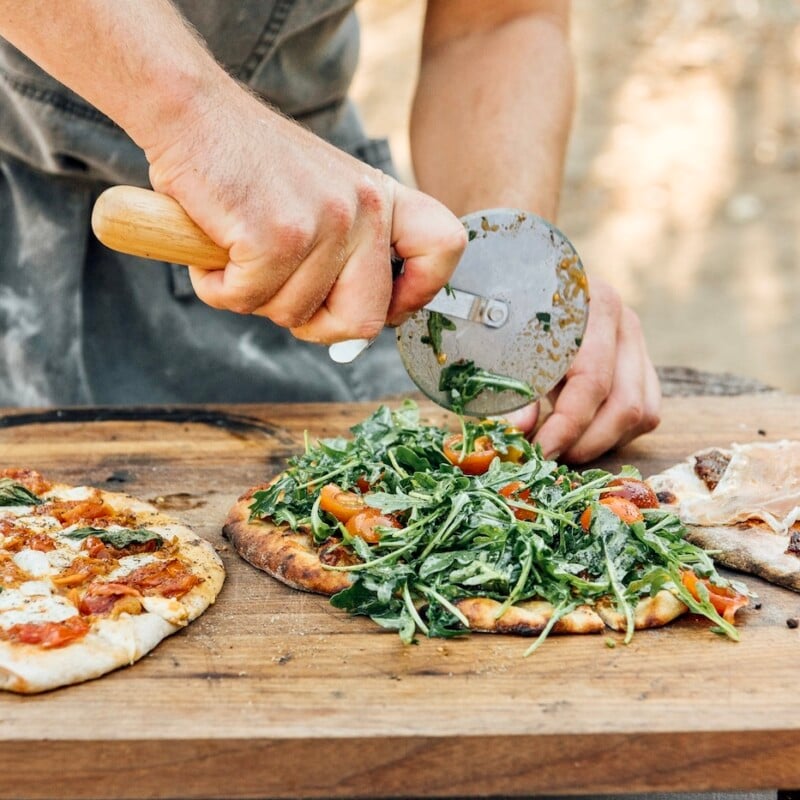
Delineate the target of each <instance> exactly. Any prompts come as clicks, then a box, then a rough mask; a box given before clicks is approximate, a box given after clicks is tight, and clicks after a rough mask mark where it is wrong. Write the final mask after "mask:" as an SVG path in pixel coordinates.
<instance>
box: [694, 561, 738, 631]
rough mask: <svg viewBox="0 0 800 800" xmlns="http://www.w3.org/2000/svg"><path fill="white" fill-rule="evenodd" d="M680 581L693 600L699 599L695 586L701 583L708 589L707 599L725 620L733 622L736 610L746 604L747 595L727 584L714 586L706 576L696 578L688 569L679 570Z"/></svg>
mask: <svg viewBox="0 0 800 800" xmlns="http://www.w3.org/2000/svg"><path fill="white" fill-rule="evenodd" d="M681 581H682V582H683V585H684V586H685V587H686V588H687V589H688V590H689V591H690V592H691V593H692V597H694V599H695V600H700V592H699V590H698V588H697V586H698V584H700V583H702V584H703V586H705V587H706V589H707V590H708V599H709V600H710V601H711V605H712V606H714V608H715V609H716V611H717V613H718V614H721V615H722V618H723V619H724V620H725V621H726V622H730V623H733V618H734V616H735V615H736V612H737V611H738V610H739V609H740V608H743V607H744V606H746V605H747V595H744V594H739V592H737V591H736V590H735V589H731V588H730V587H729V586H715V585H714V584H713V583H711V581H709V580H708V578H698V577H697V575H695V574H694V572H692V571H691V570H690V569H687V570H683V572H681Z"/></svg>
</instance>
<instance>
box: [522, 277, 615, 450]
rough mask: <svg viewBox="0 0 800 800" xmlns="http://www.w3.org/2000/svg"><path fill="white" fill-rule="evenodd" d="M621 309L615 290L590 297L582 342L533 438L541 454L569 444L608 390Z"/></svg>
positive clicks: (566, 447) (601, 402)
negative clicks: (539, 446)
mask: <svg viewBox="0 0 800 800" xmlns="http://www.w3.org/2000/svg"><path fill="white" fill-rule="evenodd" d="M621 309H622V306H621V303H620V302H619V300H618V298H617V295H616V293H613V292H612V293H608V295H607V296H606V295H603V296H601V297H600V298H598V297H597V296H595V297H594V298H593V299H592V304H591V307H590V311H589V320H588V323H587V326H586V335H585V336H584V340H583V344H582V345H581V348H580V350H579V351H578V355H577V356H576V357H575V361H574V362H573V363H572V366H571V367H570V368H569V370H568V371H567V374H566V375H565V376H564V382H563V388H562V389H561V390H560V391H559V392H558V394H557V396H555V397H551V399H552V401H553V411H552V413H551V414H550V416H549V417H548V418H547V419H546V420H545V422H544V423H543V424H542V427H541V428H540V429H539V431H538V433H537V434H536V436H535V438H534V441H535V442H537V443H538V444H540V445H541V447H542V452H543V453H544V455H545V456H548V457H550V458H557V457H558V456H559V455H560V454H561V453H564V452H566V451H567V450H568V449H569V448H570V447H572V445H574V444H575V442H577V441H578V440H579V439H580V438H581V436H583V434H584V432H585V431H586V429H587V428H588V427H589V425H590V424H591V422H592V420H593V419H594V416H595V414H596V413H597V411H598V409H599V408H600V406H601V405H602V404H603V403H604V402H605V399H606V398H607V397H608V395H609V393H610V392H611V388H612V386H613V384H614V370H615V368H616V363H615V358H616V352H617V333H618V326H619V318H620V314H621Z"/></svg>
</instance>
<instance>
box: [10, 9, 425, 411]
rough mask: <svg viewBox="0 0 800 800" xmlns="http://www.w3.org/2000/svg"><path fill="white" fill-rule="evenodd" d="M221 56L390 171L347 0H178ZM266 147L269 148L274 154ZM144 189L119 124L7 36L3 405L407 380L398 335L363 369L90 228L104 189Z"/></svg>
mask: <svg viewBox="0 0 800 800" xmlns="http://www.w3.org/2000/svg"><path fill="white" fill-rule="evenodd" d="M176 5H178V7H179V8H180V9H181V10H182V11H183V13H184V14H185V15H186V17H187V18H188V19H189V20H190V21H191V22H192V24H194V26H195V27H196V28H197V29H198V31H199V32H200V34H201V35H202V36H203V38H204V39H205V40H206V41H207V42H208V45H209V47H210V49H211V51H212V52H213V53H214V54H215V56H216V57H217V59H218V60H219V61H220V62H221V63H223V64H224V65H225V67H226V68H227V69H228V70H229V71H230V72H231V73H232V74H233V75H234V76H236V77H237V78H238V79H239V80H240V81H242V82H244V83H246V84H248V85H249V86H250V87H251V88H252V90H253V91H255V92H257V93H258V94H260V95H261V96H263V97H265V98H266V99H268V100H269V101H270V102H272V103H274V104H275V105H276V106H278V107H279V108H280V109H281V110H282V111H283V112H284V113H286V114H287V115H289V116H291V117H293V118H295V119H296V120H298V121H299V122H301V123H302V124H303V125H305V126H307V127H308V128H309V129H310V130H312V131H314V132H315V133H317V134H318V135H320V136H322V137H324V138H325V139H327V140H328V141H330V142H332V143H333V144H335V145H336V146H338V147H340V148H342V149H343V150H346V151H347V152H349V153H351V154H353V155H354V156H356V157H357V158H360V159H362V160H364V161H366V162H368V163H370V164H372V165H373V166H376V167H378V168H380V169H383V170H385V171H387V172H391V171H392V167H391V160H390V156H389V152H388V147H387V145H386V142H385V141H382V140H381V141H375V140H370V139H368V138H366V136H365V135H364V133H363V131H362V128H361V123H360V121H359V118H358V115H357V113H356V111H355V109H354V107H353V106H352V104H351V103H350V101H349V100H348V99H347V90H348V86H349V84H350V81H351V78H352V75H353V72H354V70H355V66H356V61H357V57H358V27H357V21H356V18H355V14H354V12H353V9H352V6H353V2H352V1H348V0H315V1H313V2H312V0H239V2H232V1H231V0H178V2H177V3H176ZM265 157H268V154H265ZM113 183H128V184H134V185H140V186H147V185H148V177H147V163H146V161H145V159H144V156H143V154H142V152H141V150H140V149H139V148H137V147H136V146H135V145H134V144H133V142H132V141H131V140H130V139H129V138H128V137H127V136H126V135H125V134H124V133H123V132H122V131H121V130H120V128H119V127H117V126H116V125H115V124H114V123H113V122H111V120H109V119H108V118H107V117H105V116H104V115H103V114H101V113H100V112H99V111H97V110H96V109H95V108H93V107H92V106H90V105H88V104H87V103H86V102H85V101H84V100H82V99H81V98H80V97H78V96H77V95H76V94H74V93H73V92H71V91H70V90H68V89H67V88H65V87H64V86H62V85H61V84H60V83H58V82H57V81H55V80H53V79H52V78H51V77H50V76H49V75H47V74H46V73H45V72H43V71H42V70H40V69H39V68H38V67H37V66H36V65H34V64H33V63H32V62H31V61H30V60H28V59H27V58H25V57H24V56H23V55H22V54H21V53H20V52H19V51H18V50H16V49H15V48H13V47H12V46H11V45H10V44H8V43H7V42H5V41H4V40H3V39H0V406H18V405H26V406H50V405H65V404H72V405H75V404H95V403H96V404H127V403H171V402H268V401H290V400H306V401H312V400H367V399H374V398H377V397H379V396H383V395H387V394H398V393H402V392H406V391H408V390H409V389H410V388H411V384H410V382H409V380H408V377H407V376H406V374H405V371H404V370H403V368H402V365H401V363H400V361H399V358H398V357H397V354H396V351H395V348H394V345H393V336H392V334H391V332H390V331H384V334H383V335H382V336H381V337H380V339H379V341H378V342H376V344H375V345H374V346H373V347H372V348H371V349H370V350H369V351H368V352H367V353H366V354H365V355H364V356H363V357H361V358H360V359H359V360H357V361H356V362H355V363H354V364H352V365H347V366H339V365H336V364H334V363H332V362H331V361H330V359H329V358H328V356H327V351H326V349H325V348H323V347H320V346H316V345H309V344H306V343H303V342H299V341H297V340H295V339H294V338H293V337H292V336H291V334H289V333H288V331H286V330H284V329H282V328H279V327H278V326H276V325H273V324H272V323H271V322H269V321H268V320H265V319H263V318H258V317H250V316H240V315H236V314H232V313H229V312H224V311H216V310H213V309H211V308H209V307H208V306H206V305H204V304H203V303H202V302H200V301H199V300H198V299H197V298H196V297H195V295H194V292H193V291H192V289H191V285H190V283H189V280H188V274H187V272H186V270H185V268H183V267H180V266H177V265H169V264H162V263H156V262H150V261H144V260H140V259H135V258H132V257H130V256H124V255H120V254H118V253H114V252H112V251H109V250H107V249H106V248H104V247H103V246H102V245H100V244H99V243H98V242H97V241H96V240H95V239H94V237H93V235H92V234H91V230H90V226H89V219H90V214H91V208H92V204H93V202H94V200H95V198H96V197H97V195H98V194H99V192H100V191H102V190H103V189H104V188H105V187H106V186H107V185H109V184H113Z"/></svg>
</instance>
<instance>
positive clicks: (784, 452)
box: [648, 440, 800, 534]
mask: <svg viewBox="0 0 800 800" xmlns="http://www.w3.org/2000/svg"><path fill="white" fill-rule="evenodd" d="M721 452H727V453H728V454H729V455H730V462H729V463H728V466H727V468H726V469H725V472H724V473H723V475H722V478H721V479H720V481H719V483H718V484H717V486H716V487H715V489H714V491H713V492H711V491H709V490H708V487H707V486H706V485H705V483H704V482H703V481H702V480H701V479H700V478H698V477H697V475H696V474H695V471H694V463H695V455H696V454H695V455H692V456H690V457H689V458H688V459H687V460H686V461H685V462H683V463H681V464H677V465H676V466H674V467H672V468H671V469H668V470H667V471H666V472H663V473H662V474H661V475H655V476H653V477H652V478H650V479H648V483H649V484H650V485H651V486H652V487H653V489H654V490H655V491H656V492H663V491H669V492H672V493H673V494H674V495H675V496H676V497H677V498H678V504H677V508H676V511H677V514H678V516H679V517H680V518H681V520H682V521H683V522H685V523H687V524H690V525H729V524H733V523H736V522H743V521H745V520H748V519H759V520H762V521H764V522H765V523H766V524H767V525H769V527H771V528H772V529H773V530H774V531H776V532H777V533H783V534H785V533H788V531H789V528H790V527H791V526H792V525H793V524H794V523H795V522H796V521H797V520H798V519H800V442H797V441H785V440H784V441H781V442H754V443H752V444H744V445H739V444H735V445H733V447H732V448H731V449H730V450H729V451H721Z"/></svg>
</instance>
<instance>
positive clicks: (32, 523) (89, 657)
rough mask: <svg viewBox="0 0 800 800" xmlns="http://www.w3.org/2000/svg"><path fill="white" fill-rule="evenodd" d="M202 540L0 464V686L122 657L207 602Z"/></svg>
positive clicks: (16, 686) (26, 684) (208, 567)
mask: <svg viewBox="0 0 800 800" xmlns="http://www.w3.org/2000/svg"><path fill="white" fill-rule="evenodd" d="M223 580H224V570H223V566H222V562H221V561H220V559H219V557H218V556H217V554H216V553H215V552H214V549H213V547H212V546H211V545H210V543H209V542H207V541H205V540H203V539H201V538H199V537H198V536H196V535H195V534H194V533H193V532H192V531H191V530H189V529H188V528H187V527H185V526H184V525H181V524H180V523H178V522H176V521H175V520H173V519H170V518H169V517H167V516H164V515H163V514H161V513H159V511H158V509H157V508H155V507H154V506H152V505H150V504H149V503H144V502H142V501H140V500H135V499H134V498H132V497H129V496H127V495H124V494H119V493H112V492H105V491H101V490H100V489H95V488H91V487H87V486H67V485H65V484H59V483H51V482H50V481H48V480H46V479H45V478H43V477H42V476H41V475H40V474H39V473H38V472H35V471H33V470H24V469H4V470H0V689H7V690H10V691H14V692H22V693H32V692H40V691H44V690H46V689H53V688H56V687H58V686H63V685H65V684H71V683H78V682H80V681H84V680H88V679H90V678H95V677H98V676H99V675H102V674H104V673H106V672H109V671H111V670H113V669H116V668H117V667H120V666H123V665H126V664H131V663H133V662H134V661H136V660H137V659H138V658H141V657H142V656H143V655H144V654H145V653H147V652H148V651H150V650H152V649H153V648H154V647H155V646H156V645H157V644H158V643H159V642H160V641H161V640H162V639H163V638H164V637H166V636H169V635H170V634H171V633H174V632H175V631H178V630H180V629H181V628H182V627H184V626H185V625H187V624H188V623H189V622H190V621H191V620H193V619H195V618H196V617H197V616H199V615H200V614H201V613H202V612H203V611H204V610H205V609H206V608H207V607H208V606H209V605H210V604H211V603H213V602H214V599H215V598H216V596H217V594H218V593H219V590H220V588H221V587H222V582H223Z"/></svg>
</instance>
